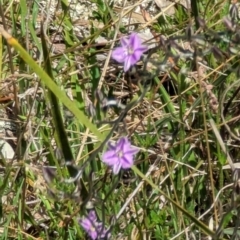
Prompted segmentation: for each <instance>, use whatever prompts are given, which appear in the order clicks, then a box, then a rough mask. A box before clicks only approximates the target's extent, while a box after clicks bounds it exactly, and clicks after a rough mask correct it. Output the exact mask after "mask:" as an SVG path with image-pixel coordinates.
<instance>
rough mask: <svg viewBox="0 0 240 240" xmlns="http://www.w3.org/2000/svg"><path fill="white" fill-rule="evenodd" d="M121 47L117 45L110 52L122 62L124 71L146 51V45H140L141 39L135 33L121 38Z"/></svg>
mask: <svg viewBox="0 0 240 240" xmlns="http://www.w3.org/2000/svg"><path fill="white" fill-rule="evenodd" d="M120 42H121V47H117V48H116V49H114V50H113V52H112V58H113V59H114V60H116V61H117V62H119V63H123V62H124V72H126V71H127V70H128V69H129V68H130V67H131V66H132V65H134V64H136V62H137V61H138V60H139V59H140V58H141V56H142V54H143V53H144V52H146V51H147V49H148V48H147V46H144V45H142V42H141V39H140V38H139V37H138V35H137V34H136V33H132V34H131V35H130V36H129V38H121V39H120Z"/></svg>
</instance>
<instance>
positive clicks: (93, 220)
mask: <svg viewBox="0 0 240 240" xmlns="http://www.w3.org/2000/svg"><path fill="white" fill-rule="evenodd" d="M79 223H80V225H81V226H82V227H83V229H84V230H85V231H86V232H87V234H88V236H89V237H90V238H91V239H93V240H95V239H98V238H106V237H109V236H107V235H108V234H107V231H106V229H105V228H104V227H103V224H102V223H101V222H98V221H97V215H96V213H95V211H93V210H92V211H90V212H89V213H88V216H87V217H86V218H83V219H81V220H80V221H79Z"/></svg>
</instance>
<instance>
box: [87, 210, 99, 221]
mask: <svg viewBox="0 0 240 240" xmlns="http://www.w3.org/2000/svg"><path fill="white" fill-rule="evenodd" d="M87 218H88V219H89V220H90V221H92V222H94V221H97V215H96V213H95V211H93V210H91V211H90V212H89V214H88V216H87Z"/></svg>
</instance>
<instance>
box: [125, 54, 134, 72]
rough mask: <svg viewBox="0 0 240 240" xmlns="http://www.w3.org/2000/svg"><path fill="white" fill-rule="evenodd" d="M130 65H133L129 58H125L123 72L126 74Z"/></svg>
mask: <svg viewBox="0 0 240 240" xmlns="http://www.w3.org/2000/svg"><path fill="white" fill-rule="evenodd" d="M132 65H134V63H132V60H131V57H127V58H126V59H125V62H124V68H123V70H124V72H127V71H128V70H129V68H130V67H131V66H132Z"/></svg>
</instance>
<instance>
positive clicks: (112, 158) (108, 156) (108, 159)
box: [102, 151, 119, 166]
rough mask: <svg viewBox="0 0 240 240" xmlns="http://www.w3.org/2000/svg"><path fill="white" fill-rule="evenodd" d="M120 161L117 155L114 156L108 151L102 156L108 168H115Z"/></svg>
mask: <svg viewBox="0 0 240 240" xmlns="http://www.w3.org/2000/svg"><path fill="white" fill-rule="evenodd" d="M118 161H119V158H118V156H117V154H112V153H109V151H107V152H105V153H104V154H103V155H102V162H104V163H105V164H107V165H108V166H113V165H114V164H116V163H117V162H118Z"/></svg>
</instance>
